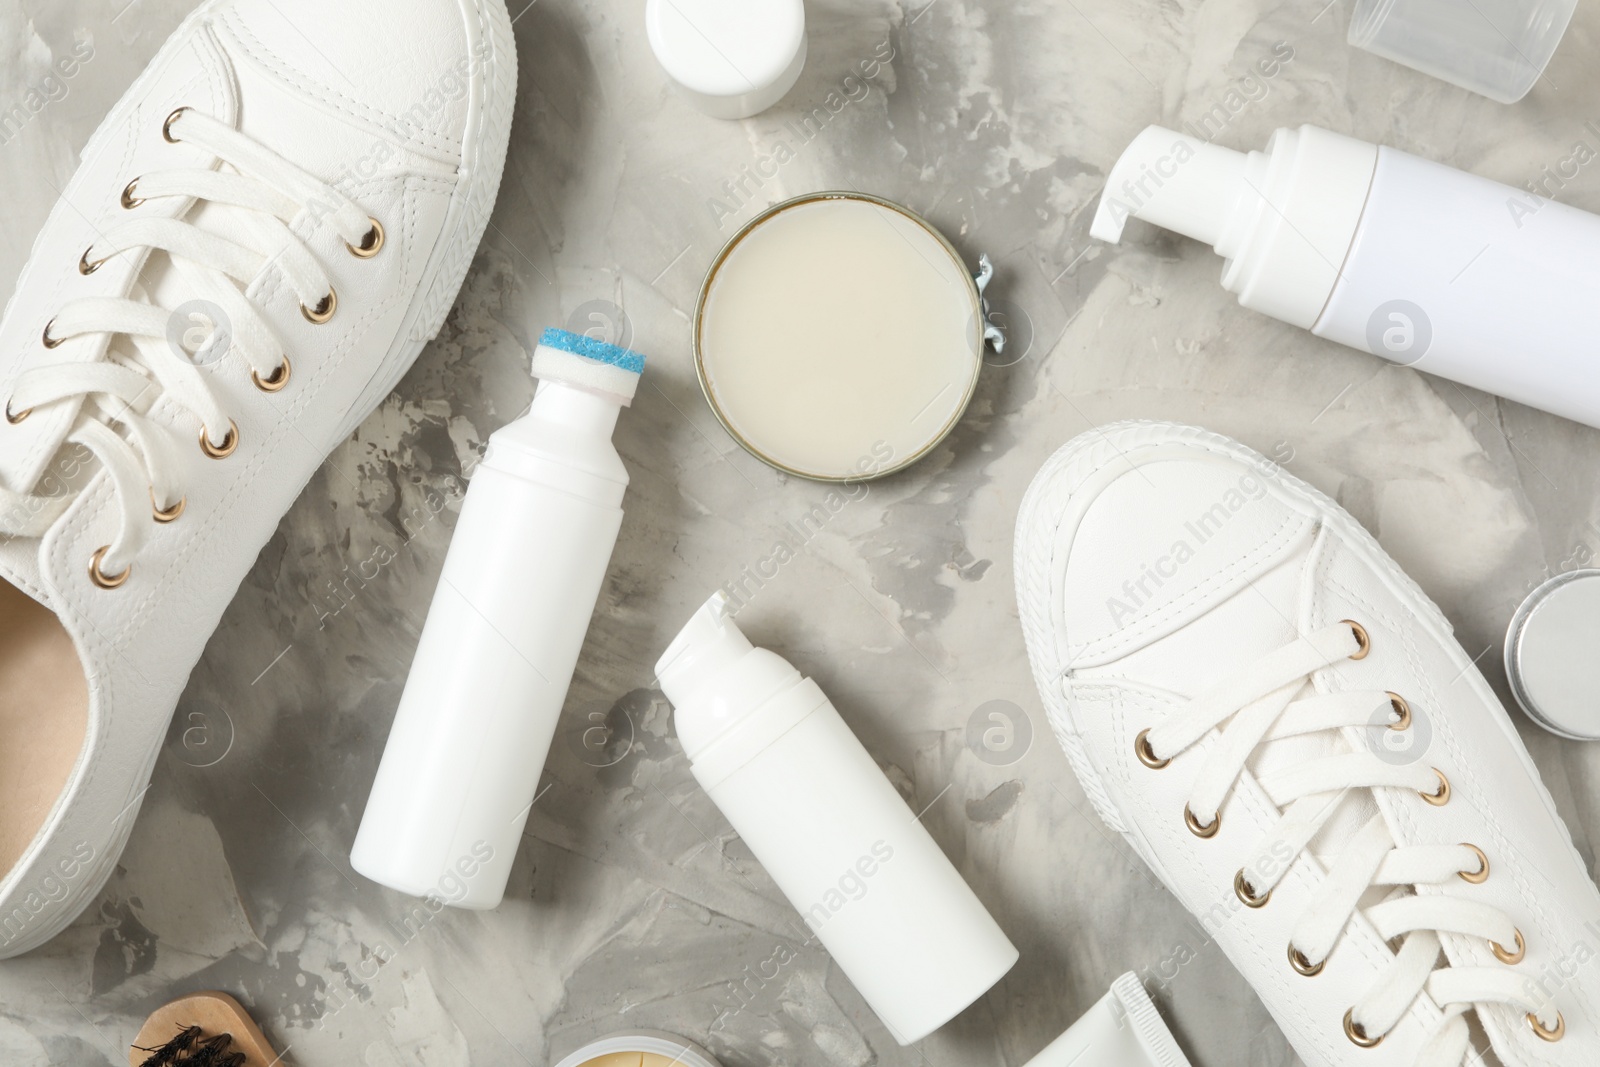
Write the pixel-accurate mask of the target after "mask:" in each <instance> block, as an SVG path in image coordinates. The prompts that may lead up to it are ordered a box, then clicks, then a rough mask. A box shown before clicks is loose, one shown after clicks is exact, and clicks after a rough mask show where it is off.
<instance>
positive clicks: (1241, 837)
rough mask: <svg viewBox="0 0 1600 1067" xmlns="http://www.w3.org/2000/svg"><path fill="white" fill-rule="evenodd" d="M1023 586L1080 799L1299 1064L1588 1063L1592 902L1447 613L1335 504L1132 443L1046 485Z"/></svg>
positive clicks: (1218, 449)
mask: <svg viewBox="0 0 1600 1067" xmlns="http://www.w3.org/2000/svg"><path fill="white" fill-rule="evenodd" d="M1016 572H1017V597H1018V603H1019V610H1020V614H1021V618H1022V623H1023V628H1024V631H1025V635H1026V639H1027V644H1028V653H1029V658H1030V660H1031V663H1032V667H1033V672H1034V678H1035V681H1036V682H1037V684H1038V686H1039V691H1040V693H1041V695H1042V697H1043V700H1044V705H1045V707H1046V709H1047V711H1048V713H1049V716H1050V721H1051V725H1052V726H1053V728H1054V730H1055V733H1056V735H1057V737H1058V739H1059V740H1060V742H1061V744H1062V746H1063V747H1064V748H1065V749H1066V753H1067V756H1068V758H1069V760H1070V761H1071V763H1072V766H1073V769H1074V770H1075V771H1076V773H1077V775H1078V778H1079V780H1080V782H1081V783H1082V786H1083V789H1084V791H1085V792H1086V793H1087V794H1088V796H1089V797H1090V799H1091V800H1092V801H1093V803H1094V805H1095V807H1096V808H1097V809H1098V811H1099V813H1100V815H1101V817H1102V818H1103V819H1104V820H1105V821H1106V823H1107V824H1108V825H1110V826H1111V827H1112V828H1114V829H1116V830H1118V831H1121V832H1122V833H1123V834H1124V835H1125V836H1126V838H1127V839H1128V841H1129V842H1130V843H1131V844H1132V846H1133V847H1134V848H1135V849H1136V850H1137V851H1138V853H1139V855H1140V856H1142V857H1143V858H1144V860H1145V862H1147V863H1148V864H1149V865H1150V867H1151V869H1152V870H1153V871H1154V872H1155V873H1156V874H1157V875H1158V876H1159V877H1160V878H1161V879H1162V881H1163V882H1164V883H1165V884H1166V885H1167V886H1168V887H1169V888H1170V889H1171V890H1172V892H1173V893H1174V894H1176V895H1177V896H1178V898H1179V899H1180V900H1182V902H1183V903H1184V904H1185V905H1186V906H1187V907H1188V908H1189V910H1190V911H1192V912H1193V913H1194V914H1195V915H1196V916H1197V917H1198V918H1199V919H1200V921H1201V922H1202V923H1203V924H1204V926H1205V928H1206V930H1207V931H1208V932H1209V933H1210V934H1212V935H1213V936H1214V937H1215V939H1216V940H1217V941H1218V942H1219V943H1220V945H1221V947H1222V948H1223V950H1224V951H1225V952H1226V953H1227V954H1228V956H1229V958H1230V959H1231V960H1232V961H1233V962H1234V964H1235V965H1236V966H1237V967H1238V968H1239V970H1240V971H1241V972H1242V973H1243V974H1244V976H1245V977H1246V978H1247V979H1248V980H1249V981H1250V983H1251V984H1252V985H1253V986H1254V987H1255V989H1256V991H1257V993H1258V994H1259V995H1260V997H1261V999H1262V1001H1263V1002H1264V1003H1265V1004H1266V1006H1267V1008H1268V1010H1269V1011H1271V1013H1272V1015H1273V1016H1274V1017H1275V1018H1276V1020H1277V1021H1278V1023H1279V1025H1280V1026H1281V1027H1282V1028H1283V1030H1284V1032H1285V1034H1286V1035H1287V1036H1288V1038H1289V1040H1290V1042H1291V1043H1292V1044H1293V1046H1294V1048H1295V1050H1296V1051H1297V1052H1298V1053H1299V1055H1300V1057H1301V1058H1302V1059H1303V1060H1304V1061H1305V1062H1306V1063H1307V1064H1308V1065H1310V1067H1461V1065H1463V1064H1469V1063H1485V1064H1496V1063H1498V1064H1500V1065H1503V1067H1533V1065H1556V1064H1561V1065H1573V1067H1577V1065H1584V1067H1587V1065H1593V1064H1597V1063H1600V892H1597V890H1596V888H1595V885H1594V883H1593V882H1592V881H1591V880H1590V877H1589V875H1588V873H1587V871H1586V870H1585V869H1584V865H1583V863H1582V861H1581V860H1580V858H1579V857H1578V854H1577V852H1576V851H1575V850H1574V848H1573V846H1572V842H1571V839H1570V837H1569V836H1568V834H1567V831H1566V829H1565V827H1564V826H1563V825H1562V823H1561V820H1560V819H1559V817H1558V816H1557V814H1556V811H1555V808H1554V805H1553V804H1552V802H1551V799H1550V796H1549V794H1548V793H1547V792H1546V790H1545V788H1544V786H1543V784H1542V783H1541V782H1540V780H1539V776H1538V774H1537V772H1536V771H1535V769H1534V766H1533V763H1532V762H1531V760H1530V759H1529V758H1528V754H1527V752H1526V750H1525V749H1524V748H1523V745H1522V743H1521V740H1520V739H1519V738H1518V736H1517V734H1516V731H1515V729H1514V728H1513V727H1512V725H1511V722H1510V720H1509V719H1508V718H1507V716H1506V714H1505V712H1504V710H1503V709H1502V708H1501V706H1500V704H1499V702H1498V700H1496V698H1495V696H1494V694H1493V693H1492V692H1491V690H1490V689H1489V687H1488V685H1487V684H1486V683H1485V682H1484V680H1483V678H1482V677H1481V676H1480V675H1479V673H1478V671H1477V670H1476V669H1475V668H1474V666H1473V664H1472V661H1471V659H1470V657H1468V656H1467V655H1466V653H1465V652H1463V650H1462V649H1461V647H1460V645H1458V644H1457V643H1456V641H1455V640H1454V639H1453V638H1452V636H1451V631H1450V626H1449V625H1448V623H1447V622H1446V621H1445V619H1444V617H1443V616H1442V615H1441V614H1440V612H1439V611H1438V609H1437V608H1435V607H1434V606H1433V604H1432V603H1430V602H1429V601H1428V599H1427V598H1426V597H1425V596H1424V595H1423V594H1422V592H1421V591H1420V590H1419V589H1418V588H1417V587H1416V585H1415V584H1413V583H1412V582H1411V581H1410V580H1409V579H1407V578H1406V576H1405V575H1404V574H1402V573H1401V572H1400V570H1399V569H1398V568H1397V567H1396V566H1395V564H1394V563H1393V562H1392V561H1391V560H1390V559H1389V558H1388V557H1387V556H1386V555H1385V554H1384V552H1383V551H1382V549H1380V548H1379V547H1378V544H1377V542H1376V541H1374V540H1373V538H1372V537H1371V536H1370V535H1369V534H1367V532H1366V531H1365V530H1363V529H1362V528H1361V527H1360V526H1359V525H1358V524H1357V523H1356V522H1355V521H1354V520H1352V519H1351V518H1350V516H1349V515H1347V514H1346V513H1345V512H1344V511H1343V510H1342V509H1340V508H1339V507H1338V505H1336V504H1335V503H1333V502H1332V501H1331V500H1329V499H1328V498H1327V497H1325V496H1323V495H1322V494H1321V493H1319V492H1317V491H1316V490H1315V489H1313V488H1311V487H1310V486H1308V485H1306V484H1304V483H1303V482H1300V481H1299V480H1297V479H1295V478H1293V477H1291V476H1290V475H1288V474H1287V473H1285V472H1284V471H1282V470H1281V469H1279V468H1277V467H1276V466H1274V465H1273V464H1271V463H1269V462H1268V461H1267V460H1265V459H1263V458H1262V457H1261V456H1259V455H1257V454H1256V453H1254V452H1252V451H1250V450H1249V449H1247V448H1245V447H1243V446H1242V445H1239V444H1237V443H1235V442H1232V441H1229V440H1227V439H1225V438H1221V437H1218V436H1215V435H1213V434H1208V433H1206V432H1204V431H1201V430H1196V429H1192V428H1188V427H1182V426H1172V425H1165V424H1155V423H1124V424H1119V425H1115V426H1110V427H1106V428H1105V429H1103V430H1097V431H1094V432H1091V433H1089V434H1085V435H1084V436H1082V437H1080V438H1078V439H1077V440H1075V441H1073V442H1071V443H1070V444H1068V445H1066V446H1065V447H1064V448H1062V449H1061V450H1060V451H1059V452H1057V453H1056V455H1055V456H1054V457H1052V458H1051V459H1050V461H1049V462H1048V463H1047V464H1046V465H1045V467H1044V468H1043V470H1041V471H1040V472H1039V475H1038V477H1037V478H1036V479H1035V481H1034V483H1033V485H1032V487H1031V488H1030V489H1029V491H1028V494H1027V496H1026V498H1025V500H1024V502H1023V505H1022V510H1021V515H1020V516H1019V519H1018V523H1017V538H1016ZM1482 1045H1487V1046H1490V1047H1489V1048H1487V1049H1486V1048H1482V1047H1478V1046H1482Z"/></svg>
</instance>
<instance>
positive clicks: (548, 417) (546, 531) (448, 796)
mask: <svg viewBox="0 0 1600 1067" xmlns="http://www.w3.org/2000/svg"><path fill="white" fill-rule="evenodd" d="M643 369H644V357H643V356H640V355H638V354H637V353H634V352H630V351H628V350H627V349H624V348H618V347H616V346H613V345H608V344H604V343H602V342H599V341H595V340H592V339H590V338H588V337H583V336H580V335H578V334H572V333H568V332H566V331H565V330H546V331H545V332H544V336H543V337H541V338H540V341H539V346H538V348H537V349H535V351H534V356H533V374H534V376H535V377H536V378H538V379H539V387H538V390H537V391H536V392H535V393H534V398H533V405H532V407H531V408H530V409H529V411H528V413H527V414H526V415H524V416H523V417H522V418H520V419H518V420H517V421H516V422H513V423H511V424H510V425H508V426H505V427H504V428H502V429H500V430H499V431H497V432H496V433H495V434H493V435H492V436H491V437H490V438H489V447H488V450H487V452H486V453H485V454H484V457H483V462H482V463H480V464H479V465H478V469H477V470H476V471H475V472H474V473H473V476H472V483H471V485H470V487H469V488H468V490H467V496H466V500H465V501H464V502H463V503H462V505H461V517H460V519H459V520H458V521H457V523H456V530H455V535H454V537H453V538H452V539H451V542H450V551H449V553H448V554H447V555H446V557H445V564H444V573H443V574H441V575H440V577H439V586H438V589H437V590H436V591H435V593H434V597H433V603H432V605H431V606H430V607H429V608H428V619H427V622H426V623H425V624H424V625H423V628H422V639H421V642H420V643H419V644H418V646H417V654H416V657H415V659H413V660H412V663H411V673H410V675H409V676H408V677H407V679H406V687H405V691H404V693H403V694H402V695H401V697H400V707H399V710H397V711H396V712H395V717H394V725H393V726H392V727H391V728H390V731H389V741H388V744H387V746H386V747H385V748H384V750H383V760H382V762H381V763H380V764H379V765H378V776H377V779H376V780H375V781H374V782H373V784H372V794H371V796H370V797H369V798H368V800H367V808H366V812H365V813H364V814H363V815H362V818H361V828H360V829H359V830H358V831H357V833H356V840H355V845H354V846H353V847H352V848H351V850H350V864H351V866H353V867H354V868H355V869H356V870H357V871H359V872H360V873H362V874H364V875H366V876H367V877H368V878H371V879H372V880H373V881H375V882H381V883H382V884H384V885H386V886H389V887H390V888H393V889H398V890H400V891H402V892H405V893H410V894H412V895H414V896H430V895H431V896H437V897H439V898H440V899H442V900H444V901H445V902H446V903H448V904H454V905H456V906H457V907H463V908H492V907H495V906H496V905H497V904H499V903H500V899H501V897H503V896H504V895H505V888H506V879H507V878H508V877H509V876H510V873H511V861H512V859H513V858H514V857H515V855H516V852H517V844H518V842H519V841H520V840H521V837H522V827H523V825H524V824H525V823H526V822H527V819H528V811H529V808H530V807H531V805H532V804H533V800H534V790H535V788H536V787H537V786H538V783H539V772H540V769H541V768H542V767H543V766H544V761H545V757H546V756H547V755H548V754H549V751H550V742H551V739H552V737H553V736H554V734H555V729H556V722H557V719H558V718H559V716H560V714H561V705H562V704H563V703H564V702H565V700H566V696H567V687H568V685H569V684H570V683H571V681H572V672H573V670H574V669H575V668H576V666H577V662H578V653H579V651H580V650H581V649H582V647H583V638H584V633H585V632H586V631H587V630H588V628H589V616H590V615H592V614H593V613H594V606H595V602H596V600H597V599H598V598H599V595H600V587H601V584H602V582H603V581H604V580H605V573H606V566H607V564H608V563H609V561H610V559H611V550H612V548H613V547H615V545H616V540H617V532H618V530H619V529H620V527H621V525H622V508H621V503H622V493H623V490H624V489H626V488H627V485H628V472H627V469H626V468H625V467H623V465H622V459H621V458H620V457H619V456H618V455H617V450H616V448H615V447H613V445H612V443H611V432H612V430H613V429H614V428H615V426H616V424H617V415H618V413H619V412H620V410H621V409H622V408H624V407H627V406H628V405H629V403H631V401H632V400H633V394H634V390H636V389H637V388H638V384H639V374H640V372H641V371H643Z"/></svg>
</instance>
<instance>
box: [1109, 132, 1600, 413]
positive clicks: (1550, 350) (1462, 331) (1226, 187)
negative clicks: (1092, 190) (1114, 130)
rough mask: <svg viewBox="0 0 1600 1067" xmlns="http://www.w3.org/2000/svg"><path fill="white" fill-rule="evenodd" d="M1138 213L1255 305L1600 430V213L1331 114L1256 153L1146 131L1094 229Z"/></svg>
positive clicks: (1120, 168)
mask: <svg viewBox="0 0 1600 1067" xmlns="http://www.w3.org/2000/svg"><path fill="white" fill-rule="evenodd" d="M1130 215H1131V216H1133V217H1135V218H1140V219H1144V220H1146V221H1148V222H1152V223H1154V224H1156V225H1157V226H1162V227H1164V228H1166V229H1169V230H1175V231H1177V232H1178V233H1181V234H1184V235H1185V236H1187V237H1192V238H1194V239H1195V240H1198V241H1203V242H1205V243H1206V244H1209V245H1212V246H1214V247H1215V248H1216V251H1217V254H1218V255H1220V256H1222V257H1223V258H1224V260H1226V262H1225V264H1224V265H1223V271H1222V284H1223V287H1224V288H1226V289H1227V290H1228V291H1229V292H1232V293H1235V294H1237V295H1238V297H1239V303H1240V304H1242V305H1243V306H1245V307H1247V308H1251V309H1253V310H1255V311H1260V312H1263V313H1265V314H1267V315H1271V316H1273V317H1274V318H1278V319H1282V320H1283V321H1285V322H1289V323H1293V324H1294V325H1296V326H1300V327H1303V328H1305V329H1308V330H1310V331H1311V332H1312V333H1314V334H1316V335H1317V336H1319V337H1326V338H1328V339H1329V340H1333V341H1338V342H1339V343H1340V344H1345V345H1349V346H1350V347H1352V348H1358V349H1362V350H1364V351H1368V352H1371V353H1373V354H1374V355H1377V356H1381V357H1383V358H1385V359H1388V360H1390V361H1391V362H1395V363H1399V364H1403V365H1406V366H1414V367H1415V368H1416V369H1417V370H1421V371H1427V372H1429V373H1431V374H1437V375H1439V376H1440V377H1443V378H1449V379H1452V380H1453V381H1458V382H1461V383H1463V384H1465V385H1470V386H1473V387H1474V388H1478V389H1483V390H1485V391H1487V392H1491V393H1496V394H1498V395H1500V396H1503V397H1507V398H1509V399H1511V400H1516V401H1519V402H1521V403H1524V404H1528V405H1531V406H1533V407H1537V408H1542V409H1544V410H1545V411H1551V412H1554V413H1555V414H1557V415H1564V416H1566V417H1567V418H1569V419H1574V420H1576V421H1578V422H1582V423H1586V424H1588V425H1590V426H1600V373H1597V371H1600V361H1597V360H1596V358H1595V349H1596V338H1597V337H1600V300H1596V299H1595V294H1596V293H1600V216H1595V215H1591V214H1589V213H1588V212H1585V211H1580V210H1578V209H1577V208H1573V207H1568V206H1566V205H1564V204H1559V203H1556V202H1554V201H1551V200H1547V199H1544V198H1542V197H1539V196H1535V195H1533V194H1532V193H1529V192H1525V191H1523V190H1521V189H1513V188H1511V187H1510V186H1507V185H1501V184H1499V183H1498V182H1492V181H1489V180H1488V179H1486V178H1479V177H1477V176H1475V175H1472V174H1467V173H1465V172H1463V171H1459V170H1454V169H1452V168H1450V167H1446V166H1442V165H1440V164H1438V163H1432V162H1429V161H1428V160H1425V159H1419V158H1418V157H1416V156H1413V155H1408V154H1407V153H1405V152H1400V151H1396V150H1395V149H1393V148H1385V147H1380V146H1378V145H1373V144H1368V143H1367V142H1365V141H1358V140H1354V139H1352V138H1350V137H1345V136H1343V135H1341V134H1337V133H1330V132H1329V131H1327V130H1323V129H1319V128H1318V127H1316V126H1301V127H1299V128H1298V129H1281V130H1278V131H1277V132H1276V133H1275V134H1273V136H1272V140H1271V142H1270V143H1269V144H1268V145H1267V149H1266V151H1264V152H1250V153H1248V154H1246V153H1244V152H1235V151H1233V150H1232V149H1228V148H1221V147H1219V146H1217V145H1213V144H1209V143H1207V142H1205V141H1200V140H1197V139H1196V138H1193V137H1190V136H1188V135H1186V134H1182V133H1177V132H1175V131H1173V130H1169V129H1165V128H1163V127H1160V126H1150V127H1147V128H1146V129H1145V130H1144V131H1143V132H1142V133H1140V134H1139V136H1138V137H1136V138H1134V140H1133V143H1132V144H1130V145H1129V146H1128V149H1127V151H1125V152H1124V153H1123V155H1122V158H1121V159H1119V160H1118V161H1117V163H1116V165H1115V166H1114V167H1113V168H1112V170H1111V175H1110V177H1109V179H1108V180H1107V182H1106V191H1105V194H1104V195H1103V196H1102V198H1101V200H1100V205H1099V208H1098V210H1097V211H1096V213H1095V217H1094V223H1093V225H1092V227H1091V228H1090V233H1091V234H1092V235H1093V236H1095V237H1097V238H1099V239H1100V240H1102V241H1110V242H1113V243H1115V242H1116V241H1117V240H1118V239H1119V238H1120V237H1121V235H1122V226H1123V223H1124V222H1125V221H1126V220H1127V218H1128V217H1129V216H1130Z"/></svg>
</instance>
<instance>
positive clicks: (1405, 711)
mask: <svg viewBox="0 0 1600 1067" xmlns="http://www.w3.org/2000/svg"><path fill="white" fill-rule="evenodd" d="M1389 706H1390V707H1392V708H1394V713H1395V716H1396V718H1395V720H1394V722H1392V723H1390V724H1389V729H1391V730H1395V731H1397V732H1398V731H1402V730H1409V729H1411V705H1410V704H1408V703H1406V698H1405V697H1403V696H1401V695H1400V694H1399V693H1396V692H1394V691H1392V690H1391V691H1390V693H1389Z"/></svg>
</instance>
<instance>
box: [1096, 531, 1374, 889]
mask: <svg viewBox="0 0 1600 1067" xmlns="http://www.w3.org/2000/svg"><path fill="white" fill-rule="evenodd" d="M1310 554H1311V548H1310V546H1309V545H1308V546H1307V548H1306V549H1305V550H1304V551H1302V552H1299V553H1296V554H1295V555H1293V556H1290V557H1288V558H1287V559H1284V560H1283V561H1282V562H1280V563H1279V564H1278V565H1277V566H1275V567H1274V568H1273V569H1272V570H1270V571H1268V572H1267V573H1265V574H1263V575H1261V576H1260V577H1259V578H1257V579H1255V580H1254V581H1253V582H1251V583H1250V584H1248V585H1246V586H1245V587H1244V588H1243V589H1240V590H1239V591H1238V592H1236V593H1234V594H1233V595H1232V596H1230V597H1229V598H1227V599H1226V600H1224V601H1222V602H1221V603H1220V604H1218V605H1217V606H1216V607H1215V608H1213V609H1212V610H1211V611H1209V612H1207V613H1205V614H1204V615H1201V616H1199V617H1198V618H1196V619H1194V620H1193V621H1192V622H1190V623H1188V624H1187V625H1185V626H1184V627H1182V628H1181V629H1179V630H1177V631H1175V632H1174V633H1171V634H1168V635H1167V636H1166V637H1163V638H1161V639H1160V640H1158V641H1155V642H1153V643H1152V644H1150V645H1148V646H1146V647H1145V648H1142V649H1140V650H1139V651H1137V652H1134V653H1132V654H1130V655H1129V656H1127V657H1126V658H1125V659H1124V660H1123V661H1122V662H1121V663H1119V664H1118V673H1125V674H1126V675H1127V676H1128V677H1132V678H1138V679H1139V680H1140V681H1141V682H1145V683H1147V684H1151V685H1155V686H1159V687H1160V688H1162V689H1165V690H1167V691H1170V692H1172V693H1176V694H1178V695H1180V696H1183V697H1187V698H1193V697H1196V696H1199V695H1200V694H1202V693H1204V692H1205V691H1207V690H1208V689H1210V688H1212V687H1213V686H1215V685H1216V684H1218V683H1219V682H1223V681H1225V680H1227V679H1228V678H1231V677H1234V676H1236V675H1238V674H1239V673H1240V672H1241V671H1244V670H1247V669H1248V668H1249V667H1250V666H1251V665H1252V664H1253V663H1255V662H1256V661H1257V660H1259V659H1260V658H1261V657H1262V656H1265V655H1267V654H1268V653H1271V652H1275V651H1277V650H1278V649H1280V648H1282V647H1283V646H1284V645H1286V644H1288V643H1289V642H1291V641H1293V640H1295V638H1296V637H1298V636H1299V635H1300V633H1301V625H1300V620H1301V618H1302V614H1303V613H1302V611H1301V608H1300V598H1301V596H1302V592H1301V590H1302V576H1303V573H1304V571H1305V568H1306V567H1307V566H1308V565H1309V557H1310ZM1313 691H1314V686H1313V684H1312V683H1311V682H1310V680H1308V681H1307V683H1306V686H1305V688H1304V690H1302V692H1301V693H1300V694H1299V696H1300V697H1306V696H1310V695H1312V693H1313ZM1224 728H1226V726H1225V727H1224ZM1348 751H1350V746H1349V743H1348V742H1347V741H1346V739H1345V738H1344V736H1343V735H1341V734H1338V733H1333V732H1322V733H1316V734H1306V735H1304V736H1301V737H1291V738H1285V739H1283V740H1281V741H1272V742H1268V743H1266V744H1263V745H1260V746H1259V747H1257V748H1256V750H1255V753H1254V754H1253V755H1252V756H1251V758H1250V761H1249V764H1248V766H1249V769H1250V773H1251V774H1253V775H1254V776H1255V777H1256V778H1257V779H1259V778H1261V777H1263V776H1265V775H1268V774H1274V773H1279V772H1292V771H1293V770H1294V769H1295V768H1297V767H1301V766H1304V765H1305V764H1306V762H1307V761H1309V760H1313V759H1318V758H1320V757H1324V756H1332V755H1338V754H1341V753H1345V752H1348ZM1377 811H1378V807H1377V804H1376V802H1375V801H1374V800H1373V798H1372V794H1371V793H1370V792H1368V791H1367V790H1353V791H1352V792H1351V793H1350V794H1348V795H1347V796H1346V797H1345V798H1344V799H1342V800H1341V801H1339V803H1338V806H1337V807H1336V808H1335V809H1334V811H1333V813H1332V814H1331V816H1330V817H1329V818H1328V820H1327V822H1326V823H1325V824H1324V826H1323V828H1322V830H1321V831H1320V832H1319V833H1318V834H1317V836H1316V837H1315V838H1314V839H1313V840H1312V842H1311V849H1310V851H1311V853H1312V854H1313V855H1314V856H1316V857H1317V858H1318V859H1319V860H1321V861H1323V862H1324V863H1327V862H1330V861H1332V860H1333V859H1334V858H1335V857H1337V856H1338V854H1339V853H1340V852H1341V851H1342V850H1343V849H1344V846H1345V845H1346V844H1347V843H1348V842H1349V840H1350V838H1351V836H1352V835H1354V834H1355V832H1356V831H1358V830H1360V829H1361V827H1362V826H1364V825H1366V823H1367V821H1368V820H1369V819H1371V818H1372V816H1373V815H1375V814H1377Z"/></svg>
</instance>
